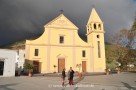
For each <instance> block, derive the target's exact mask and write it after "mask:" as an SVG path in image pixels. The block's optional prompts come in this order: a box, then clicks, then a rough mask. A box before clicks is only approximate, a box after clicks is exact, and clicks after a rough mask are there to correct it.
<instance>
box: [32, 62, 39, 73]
mask: <svg viewBox="0 0 136 90" xmlns="http://www.w3.org/2000/svg"><path fill="white" fill-rule="evenodd" d="M33 65H34V68H33V73H34V74H36V73H39V62H38V61H33Z"/></svg>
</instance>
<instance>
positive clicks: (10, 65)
mask: <svg viewBox="0 0 136 90" xmlns="http://www.w3.org/2000/svg"><path fill="white" fill-rule="evenodd" d="M16 64H17V67H20V66H22V67H23V64H24V52H23V50H19V51H17V50H9V49H0V76H4V77H9V76H15V68H16Z"/></svg>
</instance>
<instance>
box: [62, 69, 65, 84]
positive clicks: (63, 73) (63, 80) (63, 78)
mask: <svg viewBox="0 0 136 90" xmlns="http://www.w3.org/2000/svg"><path fill="white" fill-rule="evenodd" d="M61 77H62V86H64V82H65V77H66V73H65V69H63V71H62V76H61Z"/></svg>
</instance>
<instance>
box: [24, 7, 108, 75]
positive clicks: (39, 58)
mask: <svg viewBox="0 0 136 90" xmlns="http://www.w3.org/2000/svg"><path fill="white" fill-rule="evenodd" d="M103 24H104V23H103V22H102V20H101V18H100V17H99V15H98V13H97V12H96V10H95V8H93V9H92V11H91V14H90V17H89V20H88V22H87V24H86V35H87V41H86V42H85V41H83V40H82V39H81V38H80V36H79V35H78V27H77V26H76V25H74V23H72V22H71V21H70V20H69V19H68V18H67V17H66V16H65V15H64V14H60V15H59V16H58V17H56V18H55V19H53V20H52V21H50V22H48V23H47V24H46V25H45V26H44V33H43V34H42V35H41V36H40V37H39V38H37V39H34V40H26V44H25V51H26V55H25V59H27V60H29V61H31V63H32V64H33V65H34V73H53V72H57V73H60V72H61V71H62V70H63V69H64V68H65V69H66V72H67V71H68V70H69V68H70V67H72V68H73V70H75V71H80V72H105V68H106V60H105V42H104V33H105V31H104V25H103Z"/></svg>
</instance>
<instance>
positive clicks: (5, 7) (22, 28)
mask: <svg viewBox="0 0 136 90" xmlns="http://www.w3.org/2000/svg"><path fill="white" fill-rule="evenodd" d="M93 5H95V8H96V10H97V12H98V13H99V15H100V17H101V19H102V20H103V22H104V25H105V30H106V32H107V33H106V35H105V37H106V39H108V37H109V34H112V33H114V32H117V31H119V30H120V29H122V28H129V27H130V26H131V25H132V23H133V20H134V16H135V13H136V0H0V46H1V45H5V44H7V43H11V42H15V41H18V40H24V39H29V38H32V37H35V36H39V35H41V34H42V33H43V30H44V28H43V26H44V25H45V24H46V23H47V22H49V21H50V20H52V19H53V18H55V17H56V16H57V15H59V14H60V12H59V11H60V10H62V9H63V10H64V14H65V16H67V17H68V18H69V19H70V20H71V21H72V22H73V23H74V24H75V25H76V26H78V27H79V28H80V30H79V34H81V35H85V33H86V32H85V31H86V30H85V25H86V23H87V20H88V18H89V15H90V12H91V9H92V6H93Z"/></svg>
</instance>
